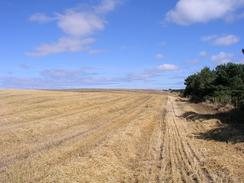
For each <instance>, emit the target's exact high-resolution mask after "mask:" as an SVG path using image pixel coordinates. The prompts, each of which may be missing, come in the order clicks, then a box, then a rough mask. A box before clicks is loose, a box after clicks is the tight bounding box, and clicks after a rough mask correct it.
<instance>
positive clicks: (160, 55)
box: [155, 53, 164, 60]
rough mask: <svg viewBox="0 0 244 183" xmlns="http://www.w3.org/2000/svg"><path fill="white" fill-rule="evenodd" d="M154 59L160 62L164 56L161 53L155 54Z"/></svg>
mask: <svg viewBox="0 0 244 183" xmlns="http://www.w3.org/2000/svg"><path fill="white" fill-rule="evenodd" d="M155 58H156V59H158V60H161V59H163V58H164V55H163V54H162V53H157V54H156V55H155Z"/></svg>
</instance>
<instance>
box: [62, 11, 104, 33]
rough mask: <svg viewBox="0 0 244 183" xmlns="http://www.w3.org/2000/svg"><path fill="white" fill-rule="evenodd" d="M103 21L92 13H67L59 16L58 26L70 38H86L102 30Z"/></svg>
mask: <svg viewBox="0 0 244 183" xmlns="http://www.w3.org/2000/svg"><path fill="white" fill-rule="evenodd" d="M104 24H105V21H104V20H103V19H101V18H100V17H98V16H97V15H95V14H92V13H82V12H81V13H80V12H75V11H69V12H67V13H66V14H64V15H60V17H59V20H58V26H59V27H60V28H61V29H62V30H63V31H64V32H65V33H67V34H69V35H72V36H86V35H89V34H92V33H94V32H95V31H101V30H103V29H104V26H105V25H104Z"/></svg>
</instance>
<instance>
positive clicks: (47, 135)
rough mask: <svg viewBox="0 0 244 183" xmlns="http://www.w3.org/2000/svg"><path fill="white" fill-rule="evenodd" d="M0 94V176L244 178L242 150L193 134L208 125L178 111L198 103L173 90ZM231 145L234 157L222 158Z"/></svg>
mask: <svg viewBox="0 0 244 183" xmlns="http://www.w3.org/2000/svg"><path fill="white" fill-rule="evenodd" d="M0 101H2V103H1V104H0V125H1V128H0V149H1V151H0V182H82V183H83V182H89V183H90V182H94V183H97V182H99V183H100V182H104V183H105V182H106V183H107V182H111V183H114V182H126V183H130V182H131V183H132V182H133V183H141V182H142V183H144V182H145V183H146V182H150V183H160V182H242V181H243V180H244V179H243V177H242V173H244V172H243V169H242V168H244V167H243V166H244V162H243V161H244V156H243V154H242V153H241V152H240V151H237V150H235V149H236V148H235V146H234V145H228V146H227V145H225V144H224V143H218V142H212V141H211V142H209V141H206V140H203V139H198V138H196V137H195V136H194V134H196V133H200V132H203V131H204V130H207V129H208V128H207V126H206V125H205V124H204V123H198V122H192V121H188V120H187V119H186V118H184V117H182V116H183V114H184V113H185V112H188V111H191V110H195V111H196V110H197V109H196V108H195V107H194V106H191V105H190V104H187V103H185V102H184V101H181V100H179V98H178V97H175V96H171V95H168V94H165V93H160V92H143V91H140V92H132V91H113V92H112V91H96V92H95V91H94V92H89V91H87V92H86V91H83V92H61V91H59V92H58V91H0ZM238 147H239V146H238ZM223 148H224V149H225V151H226V153H222V154H221V155H220V156H218V159H217V158H216V157H215V156H214V155H213V154H214V153H220V152H221V149H223ZM230 153H231V154H232V155H233V156H232V159H233V160H235V161H236V162H237V161H238V162H239V163H229V164H230V165H233V166H227V165H226V164H227V163H225V161H224V160H223V159H225V158H226V157H228V155H230ZM221 158H222V159H221ZM210 162H212V163H210ZM213 162H214V164H213ZM223 162H224V163H223ZM242 163H243V166H242ZM237 165H238V166H239V167H240V168H241V169H238V168H237V167H235V166H237ZM216 167H217V168H216ZM233 172H234V173H233Z"/></svg>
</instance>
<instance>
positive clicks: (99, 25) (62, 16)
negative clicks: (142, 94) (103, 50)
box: [26, 0, 121, 56]
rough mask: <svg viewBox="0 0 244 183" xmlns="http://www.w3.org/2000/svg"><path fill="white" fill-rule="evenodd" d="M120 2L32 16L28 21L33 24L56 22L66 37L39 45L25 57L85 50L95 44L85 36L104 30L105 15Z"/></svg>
mask: <svg viewBox="0 0 244 183" xmlns="http://www.w3.org/2000/svg"><path fill="white" fill-rule="evenodd" d="M120 2H121V0H102V1H101V2H100V3H99V4H97V5H95V6H92V5H88V6H82V8H80V7H76V8H72V9H68V10H66V11H64V13H55V15H54V16H47V15H45V14H42V13H37V14H34V15H32V16H31V17H30V21H33V22H38V23H47V22H49V21H56V23H57V26H58V27H59V28H60V29H61V30H62V32H64V33H65V34H67V36H66V38H60V39H59V40H57V41H56V42H54V43H46V44H43V45H40V46H38V47H37V48H36V49H35V51H32V52H28V53H27V54H26V55H29V56H46V55H49V54H55V53H62V52H75V51H84V50H86V49H87V47H88V46H90V45H91V44H92V43H94V42H95V41H94V39H91V38H87V36H90V35H91V34H94V33H95V32H97V31H102V30H104V28H105V25H106V20H105V15H106V14H107V13H109V12H110V11H112V10H114V9H115V8H116V7H117V6H118V4H120ZM84 7H85V8H84ZM91 50H92V49H90V52H91V54H94V53H95V51H91ZM88 51H89V50H88ZM96 53H98V52H96Z"/></svg>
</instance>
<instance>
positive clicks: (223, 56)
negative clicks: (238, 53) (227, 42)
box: [211, 52, 233, 64]
mask: <svg viewBox="0 0 244 183" xmlns="http://www.w3.org/2000/svg"><path fill="white" fill-rule="evenodd" d="M211 60H212V61H214V62H215V63H216V64H225V63H228V62H231V61H233V55H232V54H230V53H226V52H220V53H218V54H215V55H212V56H211Z"/></svg>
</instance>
